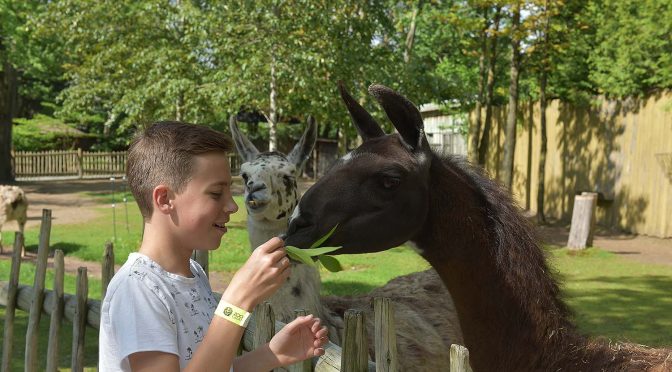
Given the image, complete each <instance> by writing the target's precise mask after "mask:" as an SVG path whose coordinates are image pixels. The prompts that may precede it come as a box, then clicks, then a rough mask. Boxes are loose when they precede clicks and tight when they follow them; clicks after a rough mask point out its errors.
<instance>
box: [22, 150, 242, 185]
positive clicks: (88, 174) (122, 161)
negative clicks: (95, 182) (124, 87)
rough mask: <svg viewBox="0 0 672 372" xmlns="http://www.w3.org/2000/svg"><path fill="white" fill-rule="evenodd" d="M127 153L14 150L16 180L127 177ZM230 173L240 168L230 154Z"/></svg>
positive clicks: (237, 161) (238, 163)
mask: <svg viewBox="0 0 672 372" xmlns="http://www.w3.org/2000/svg"><path fill="white" fill-rule="evenodd" d="M126 159H127V152H126V151H112V152H98V151H82V149H77V150H72V151H39V152H32V151H16V152H12V164H13V169H14V176H15V178H16V180H17V181H41V180H59V179H60V180H67V179H85V178H107V177H120V176H123V175H125V174H126ZM229 161H230V164H231V172H232V174H237V173H238V170H239V169H240V161H239V158H238V157H237V156H236V155H235V154H231V155H229Z"/></svg>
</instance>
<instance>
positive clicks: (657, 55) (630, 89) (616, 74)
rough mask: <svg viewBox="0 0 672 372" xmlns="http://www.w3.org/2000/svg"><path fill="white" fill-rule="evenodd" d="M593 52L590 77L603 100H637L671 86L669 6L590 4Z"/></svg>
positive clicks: (663, 0) (631, 0) (618, 0)
mask: <svg viewBox="0 0 672 372" xmlns="http://www.w3.org/2000/svg"><path fill="white" fill-rule="evenodd" d="M588 12H589V14H590V16H591V18H592V21H593V22H594V25H595V28H596V32H595V38H596V43H595V46H596V47H595V50H594V52H593V53H591V55H590V64H591V73H590V77H591V78H592V79H593V80H594V81H595V83H596V84H597V85H598V86H599V88H600V91H601V92H604V93H607V94H609V95H613V96H618V97H624V96H639V95H642V94H645V93H647V92H649V91H650V90H651V89H654V88H671V87H672V22H669V20H670V19H672V3H670V1H668V0H645V1H635V0H593V1H591V2H590V5H589V7H588Z"/></svg>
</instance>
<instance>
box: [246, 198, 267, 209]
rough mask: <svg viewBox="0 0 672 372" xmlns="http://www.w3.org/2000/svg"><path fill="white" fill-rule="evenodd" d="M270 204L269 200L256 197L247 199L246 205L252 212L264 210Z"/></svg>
mask: <svg viewBox="0 0 672 372" xmlns="http://www.w3.org/2000/svg"><path fill="white" fill-rule="evenodd" d="M268 203H270V200H269V199H264V198H255V197H249V196H248V197H247V199H246V200H245V205H246V206H247V208H248V209H250V210H252V211H260V210H262V209H264V208H265V207H266V206H267V205H268Z"/></svg>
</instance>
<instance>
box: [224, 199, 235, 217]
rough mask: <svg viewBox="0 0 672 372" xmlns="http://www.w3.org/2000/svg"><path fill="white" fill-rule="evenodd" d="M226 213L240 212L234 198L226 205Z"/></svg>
mask: <svg viewBox="0 0 672 372" xmlns="http://www.w3.org/2000/svg"><path fill="white" fill-rule="evenodd" d="M224 211H225V212H226V213H229V214H232V213H236V212H238V203H236V201H235V200H234V199H233V198H231V199H229V202H228V203H226V205H224Z"/></svg>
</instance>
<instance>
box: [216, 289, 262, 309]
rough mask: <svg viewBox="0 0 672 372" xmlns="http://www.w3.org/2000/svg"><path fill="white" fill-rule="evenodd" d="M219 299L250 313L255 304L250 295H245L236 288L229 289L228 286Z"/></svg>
mask: <svg viewBox="0 0 672 372" xmlns="http://www.w3.org/2000/svg"><path fill="white" fill-rule="evenodd" d="M221 300H222V301H226V302H228V303H230V304H232V305H235V306H237V307H239V308H241V309H243V310H245V311H248V312H250V313H251V312H252V310H254V307H255V306H257V303H256V302H255V301H254V299H253V298H252V296H246V295H245V294H244V293H242V292H240V291H236V290H230V288H227V289H226V290H225V291H224V293H223V294H222V299H221Z"/></svg>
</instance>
